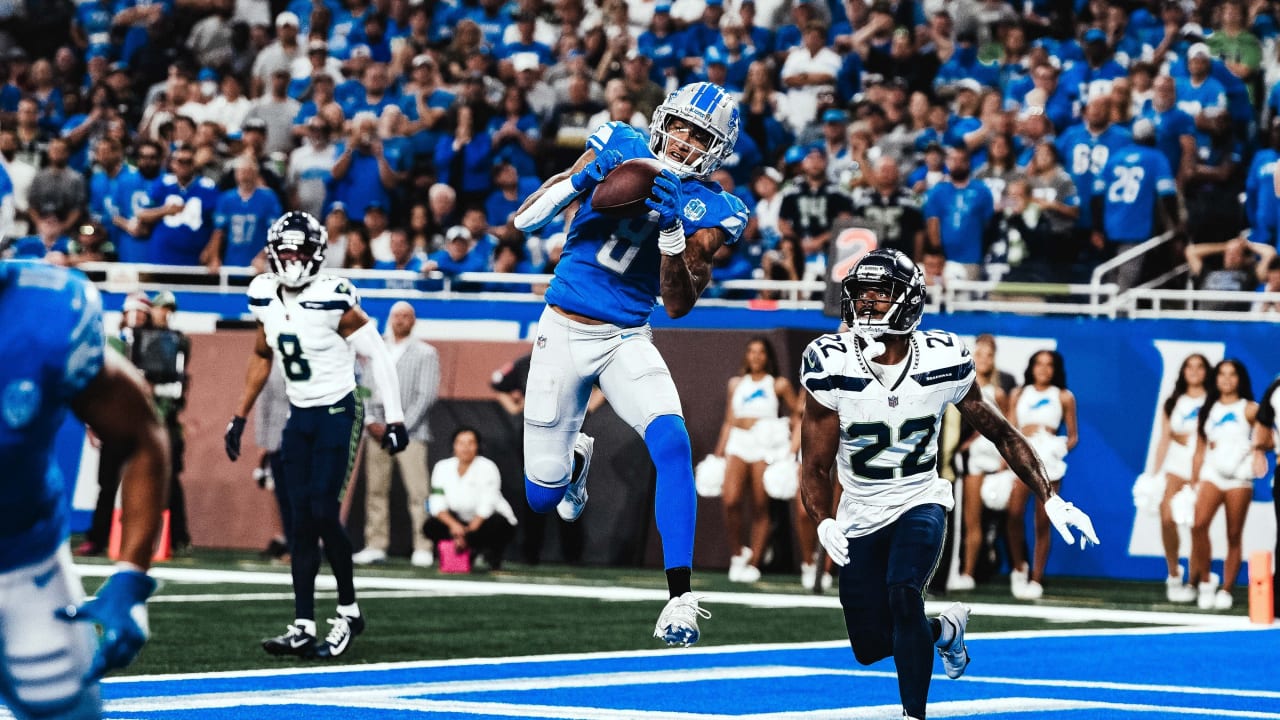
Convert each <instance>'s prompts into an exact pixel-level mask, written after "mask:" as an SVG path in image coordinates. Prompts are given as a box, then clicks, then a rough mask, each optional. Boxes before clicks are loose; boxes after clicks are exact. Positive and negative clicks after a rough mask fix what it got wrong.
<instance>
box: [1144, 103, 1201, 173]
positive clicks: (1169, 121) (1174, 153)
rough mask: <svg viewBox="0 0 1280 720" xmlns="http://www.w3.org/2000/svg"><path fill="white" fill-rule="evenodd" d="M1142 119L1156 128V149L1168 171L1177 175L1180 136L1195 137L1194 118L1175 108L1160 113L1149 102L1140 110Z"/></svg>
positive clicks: (1180, 156) (1180, 147) (1180, 143)
mask: <svg viewBox="0 0 1280 720" xmlns="http://www.w3.org/2000/svg"><path fill="white" fill-rule="evenodd" d="M1142 117H1144V118H1147V119H1148V120H1150V121H1151V124H1152V125H1155V126H1156V149H1157V150H1159V151H1160V152H1161V153H1162V154H1164V159H1165V160H1167V161H1168V162H1169V169H1170V170H1173V171H1174V173H1177V172H1178V168H1180V167H1182V136H1183V135H1190V136H1192V137H1195V134H1196V121H1195V118H1193V117H1191V116H1190V115H1188V114H1187V113H1186V111H1184V110H1181V109H1179V108H1178V107H1176V106H1175V107H1171V108H1169V109H1168V110H1166V111H1164V112H1160V111H1158V110H1156V109H1155V107H1154V106H1152V105H1151V104H1150V103H1149V102H1148V103H1147V105H1146V107H1144V108H1143V110H1142Z"/></svg>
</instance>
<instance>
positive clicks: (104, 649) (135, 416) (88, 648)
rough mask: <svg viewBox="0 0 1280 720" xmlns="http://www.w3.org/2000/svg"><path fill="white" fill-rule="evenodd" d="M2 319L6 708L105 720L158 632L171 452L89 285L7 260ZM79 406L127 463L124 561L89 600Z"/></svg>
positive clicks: (0, 570) (41, 266) (0, 575)
mask: <svg viewBox="0 0 1280 720" xmlns="http://www.w3.org/2000/svg"><path fill="white" fill-rule="evenodd" d="M0 314H3V317H5V318H6V320H7V321H8V332H6V333H5V334H4V335H3V337H2V338H0V356H2V357H4V358H5V362H4V366H3V369H2V370H0V383H3V385H4V389H3V393H2V395H0V397H2V398H3V400H2V401H0V405H2V407H0V409H2V410H3V412H2V413H0V465H3V467H4V468H5V472H4V473H3V474H0V491H3V493H4V498H5V501H4V503H0V697H3V699H4V702H5V703H6V704H7V705H8V706H9V707H10V709H12V710H13V711H14V713H15V714H16V715H17V716H18V717H19V718H54V717H56V718H97V717H101V714H102V701H101V698H100V696H99V691H98V679H99V678H101V677H102V676H103V675H104V674H105V673H106V672H107V671H108V670H113V669H116V668H122V667H124V666H126V665H128V664H129V663H130V662H132V661H133V659H134V657H136V656H137V654H138V651H139V650H141V649H142V645H143V644H144V643H145V642H146V641H147V637H148V635H149V630H148V627H147V606H146V600H147V597H148V596H150V595H151V592H152V591H153V590H155V587H156V583H155V581H154V580H152V579H151V578H150V577H148V576H147V568H148V567H149V566H150V564H151V556H152V553H153V551H154V547H155V539H156V533H157V532H159V529H160V511H161V509H162V508H163V507H164V505H165V489H166V487H167V485H168V482H169V451H168V447H169V443H168V440H167V439H166V437H165V431H164V428H163V427H162V426H161V424H160V419H159V418H158V417H157V416H156V412H155V409H154V407H153V406H152V404H151V390H150V388H148V387H147V384H146V382H145V381H144V380H143V379H142V376H141V375H140V374H138V372H137V371H136V370H134V369H133V367H132V366H130V365H129V363H128V362H127V361H126V360H125V359H124V358H123V357H122V356H120V355H119V354H118V353H116V352H115V351H114V350H112V351H104V341H103V330H102V303H101V300H100V299H99V297H98V291H97V290H96V289H95V288H94V287H93V285H91V284H90V283H89V282H88V281H87V280H86V279H85V278H84V277H83V276H82V275H80V274H78V273H74V272H68V271H66V270H63V269H61V268H57V267H54V266H52V265H48V264H45V263H29V262H0ZM68 407H70V408H71V410H72V411H73V412H74V413H75V414H76V416H77V417H79V418H80V419H81V420H83V421H84V422H85V424H86V425H88V426H89V427H90V428H92V429H93V432H94V433H96V434H97V436H98V437H99V438H100V439H101V441H102V446H103V450H104V452H106V451H107V450H108V449H111V450H118V451H120V452H121V453H122V454H123V455H124V456H125V457H126V462H125V463H124V470H123V479H122V482H121V486H122V488H123V494H122V503H123V505H122V507H123V512H122V515H121V525H122V537H121V544H120V561H119V562H118V563H117V564H116V572H115V574H113V575H112V576H111V577H110V578H108V579H107V582H106V583H105V584H104V585H103V586H102V587H101V588H99V589H98V595H97V597H96V598H94V599H92V600H89V601H88V602H82V601H83V600H84V592H83V590H82V589H81V586H80V578H79V576H78V575H77V574H76V572H75V569H74V568H73V567H72V564H71V551H70V549H69V546H68V544H67V536H68V526H67V509H68V506H69V504H70V503H69V502H68V499H67V497H66V495H67V493H68V492H70V489H69V488H68V487H67V485H66V483H65V481H64V479H63V478H62V476H61V474H60V473H59V472H58V469H57V467H56V466H55V465H54V464H53V462H52V455H53V443H54V436H55V435H56V434H57V432H58V428H59V426H60V425H61V424H62V420H63V417H64V415H65V411H66V409H67V408H68ZM78 620H83V621H87V622H76V621H78ZM93 625H97V626H99V627H100V628H101V633H100V636H99V633H98V632H97V631H95V629H94V627H93ZM95 647H96V652H95Z"/></svg>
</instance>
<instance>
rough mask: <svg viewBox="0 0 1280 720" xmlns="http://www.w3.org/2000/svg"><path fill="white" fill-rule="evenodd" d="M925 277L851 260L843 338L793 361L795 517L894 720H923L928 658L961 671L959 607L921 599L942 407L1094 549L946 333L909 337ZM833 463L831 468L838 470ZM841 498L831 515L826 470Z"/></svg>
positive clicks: (946, 504)
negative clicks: (886, 668)
mask: <svg viewBox="0 0 1280 720" xmlns="http://www.w3.org/2000/svg"><path fill="white" fill-rule="evenodd" d="M924 297H925V288H924V276H923V274H921V272H920V269H919V268H917V267H916V265H915V263H913V262H912V261H911V260H910V259H909V258H908V257H907V256H906V255H903V254H902V253H900V252H898V251H897V250H876V251H873V252H871V253H868V254H867V255H866V256H865V257H863V258H862V259H861V260H859V261H858V263H857V265H855V266H854V268H853V270H852V271H850V273H849V275H848V276H847V277H845V279H844V281H843V283H842V288H841V314H842V315H843V318H844V321H845V324H846V325H847V326H848V327H849V328H850V330H849V331H848V332H844V333H839V334H833V335H824V336H822V337H820V338H818V339H816V340H814V341H813V342H812V343H810V344H809V347H808V348H806V349H805V352H804V364H803V370H802V371H801V382H802V384H803V385H804V387H805V389H806V390H807V391H808V396H807V400H806V404H805V414H804V424H803V426H802V429H801V445H802V451H801V453H802V456H803V466H802V471H801V475H800V483H801V487H800V490H801V495H802V497H803V500H804V505H805V509H806V510H807V511H808V513H809V516H810V517H812V518H813V520H814V522H815V523H817V526H818V539H819V540H820V541H821V542H822V546H823V548H825V549H826V551H827V554H828V555H830V556H831V559H832V560H833V561H835V563H836V564H838V565H840V566H842V567H841V570H840V604H841V606H842V607H843V608H844V616H845V625H846V627H847V629H848V632H849V642H850V644H851V645H852V647H853V654H854V657H856V658H857V660H858V662H860V663H862V664H864V665H866V664H870V663H873V662H876V661H878V660H881V659H883V658H886V657H888V656H890V655H892V656H893V658H894V663H895V664H896V665H897V668H898V690H899V693H900V695H901V697H902V707H903V714H904V716H906V717H908V718H924V716H925V703H926V700H927V699H928V695H929V678H930V675H931V674H932V670H933V655H932V651H931V648H932V647H934V646H936V647H937V648H938V653H939V655H941V656H942V660H943V666H944V669H945V670H946V673H947V676H948V677H952V678H958V677H960V676H961V675H963V674H964V671H965V667H966V666H967V665H968V664H969V652H968V650H967V649H966V648H965V644H964V630H965V625H966V624H967V623H968V619H969V609H968V608H967V607H965V606H963V605H961V604H960V603H955V604H953V605H952V606H951V607H949V608H947V610H946V611H944V612H943V613H942V615H940V616H939V617H936V618H932V619H928V618H926V617H925V614H924V598H923V590H924V588H925V587H926V586H927V585H928V584H929V579H930V577H931V576H932V575H933V571H934V569H935V568H936V567H937V564H938V558H939V557H940V555H941V553H942V543H943V538H944V537H945V535H946V513H947V512H948V511H950V510H951V508H952V506H953V499H952V494H951V486H950V484H949V483H948V482H947V481H946V480H944V479H943V478H941V477H939V476H938V473H937V455H938V442H937V441H938V430H939V427H940V426H941V424H942V414H943V411H944V410H946V407H947V405H948V404H954V405H956V407H957V408H958V409H959V410H960V413H961V414H962V415H963V416H964V418H965V419H966V420H967V421H968V422H969V424H970V425H972V426H973V427H974V428H975V429H977V430H978V431H979V432H981V433H982V434H983V435H984V436H986V437H987V438H988V439H990V440H991V441H992V442H994V443H995V445H996V447H997V448H998V449H999V451H1000V454H1001V456H1003V457H1004V459H1005V460H1006V461H1007V462H1008V463H1009V467H1010V468H1011V469H1013V471H1014V472H1016V473H1017V474H1018V477H1020V478H1021V479H1022V481H1023V482H1025V483H1027V485H1029V486H1030V487H1031V488H1032V490H1033V491H1034V492H1035V493H1036V495H1037V496H1039V497H1040V498H1041V499H1043V500H1044V501H1045V509H1046V510H1047V511H1048V513H1049V517H1050V519H1051V520H1052V522H1053V524H1054V526H1055V527H1057V528H1058V531H1059V532H1060V533H1062V536H1063V537H1064V538H1065V539H1066V540H1067V542H1073V539H1072V535H1071V531H1070V528H1071V527H1075V528H1077V529H1078V530H1079V531H1080V532H1081V534H1082V536H1083V537H1082V538H1081V545H1082V546H1083V545H1084V543H1085V541H1086V540H1088V541H1091V542H1094V543H1097V542H1098V538H1097V536H1096V535H1095V534H1094V531H1093V524H1092V522H1090V520H1089V518H1088V516H1087V515H1085V514H1084V513H1083V512H1081V511H1080V510H1078V509H1076V508H1075V507H1073V506H1072V505H1071V503H1068V502H1066V501H1064V500H1063V499H1062V498H1061V497H1058V496H1056V495H1054V493H1053V490H1052V488H1051V486H1050V485H1049V479H1048V478H1047V477H1046V476H1045V471H1044V466H1043V465H1042V464H1041V462H1040V459H1039V458H1038V457H1037V456H1036V454H1035V451H1034V450H1032V448H1031V446H1030V445H1029V444H1027V441H1026V438H1024V437H1023V436H1022V435H1020V434H1019V433H1018V431H1017V430H1015V429H1014V428H1013V426H1012V425H1010V424H1009V422H1008V421H1007V420H1005V419H1004V417H1003V416H1002V415H1001V414H1000V411H999V410H998V409H997V408H996V407H995V406H994V405H991V404H990V403H988V402H987V401H986V400H985V399H984V398H983V396H982V391H981V389H980V388H979V387H978V386H977V384H975V383H974V376H975V372H974V367H973V359H972V358H971V357H970V356H969V351H968V349H966V348H965V346H964V343H962V342H961V341H960V340H959V339H958V338H957V337H956V336H955V335H952V334H951V333H947V332H942V331H937V330H933V331H928V332H919V331H917V330H916V328H917V327H918V326H919V324H920V316H921V315H922V314H923V312H924ZM837 459H838V460H837ZM833 461H835V462H836V464H837V476H838V479H839V482H840V485H841V487H842V489H843V490H844V493H843V495H842V496H841V498H840V506H839V508H838V509H837V511H836V514H835V517H832V516H831V506H832V497H833V485H832V482H831V466H832V463H833Z"/></svg>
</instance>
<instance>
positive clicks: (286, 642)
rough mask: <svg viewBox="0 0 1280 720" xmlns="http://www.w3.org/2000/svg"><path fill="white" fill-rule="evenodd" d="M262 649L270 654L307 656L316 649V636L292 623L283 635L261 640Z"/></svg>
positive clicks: (312, 653)
mask: <svg viewBox="0 0 1280 720" xmlns="http://www.w3.org/2000/svg"><path fill="white" fill-rule="evenodd" d="M262 649H263V650H266V651H267V652H268V653H270V654H272V655H294V656H297V657H301V658H309V657H311V656H312V655H314V654H315V651H316V636H315V635H312V634H311V633H309V632H307V630H306V628H304V627H302V626H301V625H298V624H297V623H294V624H293V625H290V626H289V629H288V630H286V631H285V633H284V634H283V635H277V636H276V637H273V638H267V639H266V640H263V641H262Z"/></svg>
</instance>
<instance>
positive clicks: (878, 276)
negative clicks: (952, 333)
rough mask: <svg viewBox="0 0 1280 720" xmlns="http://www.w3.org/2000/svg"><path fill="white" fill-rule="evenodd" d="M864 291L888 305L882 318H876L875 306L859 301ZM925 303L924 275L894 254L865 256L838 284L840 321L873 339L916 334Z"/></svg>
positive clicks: (880, 252) (882, 251) (886, 251)
mask: <svg viewBox="0 0 1280 720" xmlns="http://www.w3.org/2000/svg"><path fill="white" fill-rule="evenodd" d="M867 290H875V291H877V294H879V295H881V296H883V297H884V298H886V299H887V300H888V302H889V303H890V306H889V310H888V311H887V312H886V313H885V314H884V316H883V317H879V318H877V317H875V311H876V307H875V306H876V305H877V304H878V303H876V302H870V301H866V300H863V299H862V297H863V294H864V293H865V292H866V291H867ZM924 300H925V287H924V273H922V272H920V268H919V267H917V266H916V264H915V263H914V262H912V261H911V258H909V257H907V256H906V255H904V254H902V253H901V252H898V251H897V250H891V249H887V248H886V249H880V250H873V251H871V252H869V253H867V254H866V255H865V256H863V258H862V259H861V260H859V261H858V264H857V265H854V266H853V269H852V270H850V271H849V274H848V275H846V276H845V278H844V280H842V281H841V282H840V317H841V318H843V319H844V322H845V324H846V325H848V326H849V328H850V329H852V330H854V331H855V332H858V333H862V334H866V335H870V336H872V337H878V336H880V335H883V334H889V335H906V334H908V333H911V332H913V331H915V329H916V328H917V327H919V325H920V318H921V316H923V315H924Z"/></svg>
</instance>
